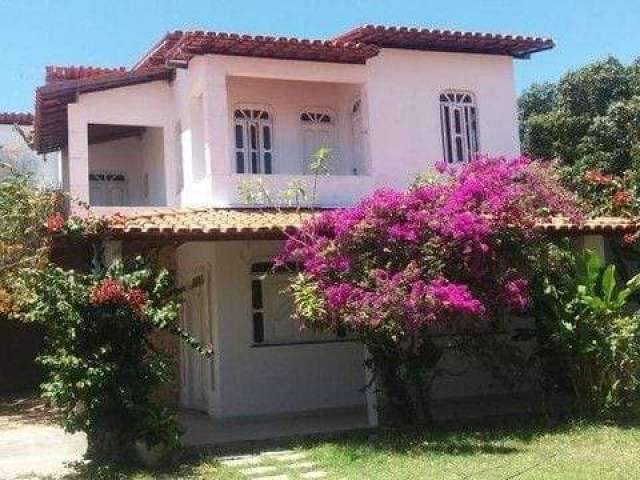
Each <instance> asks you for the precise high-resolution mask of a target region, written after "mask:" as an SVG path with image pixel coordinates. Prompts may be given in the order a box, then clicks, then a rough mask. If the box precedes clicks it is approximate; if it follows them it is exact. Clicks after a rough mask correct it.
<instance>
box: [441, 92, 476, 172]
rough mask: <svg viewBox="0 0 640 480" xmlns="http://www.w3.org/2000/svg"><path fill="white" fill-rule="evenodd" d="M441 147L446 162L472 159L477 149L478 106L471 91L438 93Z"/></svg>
mask: <svg viewBox="0 0 640 480" xmlns="http://www.w3.org/2000/svg"><path fill="white" fill-rule="evenodd" d="M440 124H441V129H442V149H443V151H444V158H445V160H446V162H447V163H460V162H468V161H470V160H472V159H473V158H474V157H475V156H476V154H477V153H478V151H479V142H478V108H477V106H476V102H475V99H474V97H473V95H472V94H471V93H467V92H459V91H446V92H443V93H441V94H440Z"/></svg>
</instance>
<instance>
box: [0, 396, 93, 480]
mask: <svg viewBox="0 0 640 480" xmlns="http://www.w3.org/2000/svg"><path fill="white" fill-rule="evenodd" d="M56 418H57V415H56V413H55V412H54V411H52V410H51V409H50V408H48V407H47V406H46V405H45V403H44V402H43V401H42V400H40V399H39V398H37V397H36V396H35V395H11V396H3V397H0V480H16V479H55V478H59V477H62V476H64V475H65V474H66V473H69V472H70V471H71V469H70V468H69V464H71V463H73V462H79V461H81V460H82V454H83V453H84V451H85V449H86V440H85V438H84V435H83V434H74V435H70V434H67V433H65V432H64V431H63V430H62V428H60V427H59V426H58V425H57V424H56Z"/></svg>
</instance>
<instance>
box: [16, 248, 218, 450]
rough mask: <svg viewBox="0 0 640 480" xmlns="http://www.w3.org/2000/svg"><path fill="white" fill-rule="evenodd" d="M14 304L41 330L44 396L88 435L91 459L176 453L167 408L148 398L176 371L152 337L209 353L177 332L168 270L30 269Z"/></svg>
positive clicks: (134, 265)
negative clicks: (168, 336)
mask: <svg viewBox="0 0 640 480" xmlns="http://www.w3.org/2000/svg"><path fill="white" fill-rule="evenodd" d="M16 302H17V306H18V307H19V311H20V312H21V313H22V315H23V318H24V319H25V320H27V321H30V322H35V323H38V324H41V325H43V326H44V330H45V331H46V335H47V340H46V348H45V351H44V352H43V353H42V355H41V357H40V358H39V360H40V362H41V363H42V364H43V365H44V367H45V371H46V372H47V379H46V381H45V383H44V384H43V390H44V395H45V397H47V398H48V399H50V400H51V402H52V404H53V405H54V406H57V407H60V408H61V409H62V411H63V414H64V415H63V423H64V426H65V428H66V429H67V430H68V431H71V432H76V431H83V432H85V433H86V434H87V438H88V443H89V450H88V453H87V455H88V456H89V457H91V458H93V459H99V460H105V459H106V460H109V459H122V458H128V457H129V456H130V455H131V453H132V452H133V451H134V449H133V446H134V445H135V444H137V443H138V444H139V443H140V442H142V443H143V444H144V445H146V446H147V447H149V448H159V449H161V450H162V451H164V452H170V451H173V450H174V449H175V447H177V445H178V440H179V435H180V431H179V428H178V425H177V423H176V421H175V415H174V411H173V409H171V408H169V407H168V406H166V405H164V404H162V403H160V402H158V401H157V400H156V399H155V397H154V392H155V391H156V389H157V387H158V386H159V385H161V384H163V383H165V382H168V381H169V380H171V378H172V374H173V370H174V367H173V363H172V360H171V358H170V356H169V355H168V354H167V353H166V352H165V351H164V350H163V349H162V348H161V347H160V346H158V345H156V344H155V343H154V342H153V334H154V332H156V331H158V330H166V331H169V332H171V333H173V334H176V335H178V336H180V337H182V338H183V339H184V340H186V341H187V342H189V343H191V344H192V346H193V347H194V348H197V349H198V350H200V351H201V353H202V354H206V355H209V354H211V352H210V351H207V350H205V349H204V347H202V346H201V345H199V344H197V343H196V342H195V341H194V340H193V339H191V337H190V336H189V335H188V334H186V333H185V332H183V331H182V330H181V329H180V328H179V325H178V318H179V305H180V303H179V302H180V299H179V291H178V290H176V288H175V287H174V284H173V281H172V277H171V275H170V274H169V273H168V272H167V271H166V270H159V269H153V268H150V267H147V266H145V265H144V264H143V263H141V260H139V259H138V260H136V261H135V262H131V263H130V264H128V265H127V267H126V268H125V267H124V266H123V264H122V263H120V262H117V263H114V264H113V265H112V266H111V267H109V269H108V270H106V271H105V272H101V273H100V274H92V275H83V274H79V273H77V272H74V271H66V270H64V269H61V268H57V267H54V266H47V267H46V268H42V269H35V268H34V269H30V270H25V271H23V272H22V274H21V276H20V277H19V284H18V285H17V288H16Z"/></svg>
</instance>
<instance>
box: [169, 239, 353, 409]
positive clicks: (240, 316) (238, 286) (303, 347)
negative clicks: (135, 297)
mask: <svg viewBox="0 0 640 480" xmlns="http://www.w3.org/2000/svg"><path fill="white" fill-rule="evenodd" d="M278 248H279V243H278V242H268V241H260V242H258V241H228V242H198V243H188V244H185V245H183V246H181V247H180V248H179V249H178V266H179V271H180V272H181V279H182V280H183V281H184V282H186V283H188V282H189V281H190V280H191V279H192V278H193V277H194V276H198V275H203V276H204V278H203V280H204V283H203V291H204V295H200V296H199V295H196V296H195V297H192V298H190V300H191V303H190V304H189V307H188V312H189V313H188V315H189V316H190V319H191V317H199V316H200V314H199V313H198V312H199V311H202V309H205V310H207V311H208V313H209V317H208V320H207V322H208V323H209V325H210V327H209V328H207V329H204V330H197V329H196V331H195V334H196V336H197V337H198V338H199V339H200V340H201V341H203V342H204V343H209V342H211V343H213V345H214V350H215V356H214V359H213V360H212V361H211V364H210V365H207V366H206V367H204V368H201V366H200V365H195V366H194V364H193V363H191V361H190V359H189V360H187V361H183V362H182V365H181V367H182V372H181V376H182V395H181V401H182V403H183V404H184V405H186V406H189V407H191V408H195V409H198V410H203V411H207V412H209V413H210V414H211V415H213V416H215V417H219V418H225V417H239V416H254V415H258V416H261V415H272V414H282V413H289V412H296V411H313V410H323V409H336V408H341V409H343V408H358V407H360V408H364V405H365V395H364V393H363V392H364V387H365V384H366V383H365V375H364V366H363V362H364V353H363V350H362V347H361V346H360V345H358V344H356V343H353V342H350V341H348V340H331V341H329V340H327V341H320V342H307V343H281V344H277V345H256V344H255V342H254V341H253V331H252V321H251V316H252V311H251V278H252V277H251V275H250V266H251V263H252V262H255V261H264V260H265V259H269V258H271V257H272V256H273V255H275V254H276V253H277V252H278ZM198 302H201V303H198ZM188 320H189V319H188ZM194 323H198V322H194ZM188 324H189V323H188ZM191 325H193V323H191ZM192 331H194V330H193V329H192ZM202 335H204V336H202ZM187 355H189V354H187ZM193 361H196V362H203V361H202V360H201V359H197V355H196V356H193ZM204 362H205V363H208V362H206V361H204ZM194 371H195V375H194ZM203 372H204V373H203Z"/></svg>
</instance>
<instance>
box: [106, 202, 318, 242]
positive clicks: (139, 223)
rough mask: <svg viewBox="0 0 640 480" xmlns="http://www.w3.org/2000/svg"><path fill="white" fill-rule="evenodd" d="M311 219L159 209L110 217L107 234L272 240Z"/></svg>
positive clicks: (294, 214)
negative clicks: (284, 231) (267, 238)
mask: <svg viewBox="0 0 640 480" xmlns="http://www.w3.org/2000/svg"><path fill="white" fill-rule="evenodd" d="M311 216H312V213H311V212H310V211H309V210H300V211H296V210H295V209H284V210H276V209H260V208H198V209H188V208H187V209H184V208H183V209H174V208H161V209H158V210H156V211H155V212H147V213H140V214H133V215H129V216H126V215H118V214H116V215H115V216H113V217H111V218H112V220H111V222H110V226H109V232H110V233H112V234H121V235H125V236H127V235H137V234H142V235H151V236H155V235H170V236H173V235H175V236H180V235H189V236H204V237H216V238H218V237H231V238H237V237H244V236H246V237H256V236H257V237H272V238H279V237H281V236H282V231H283V229H284V230H295V229H296V228H298V227H299V226H300V224H301V223H302V222H303V221H304V220H305V219H308V218H310V217H311Z"/></svg>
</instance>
